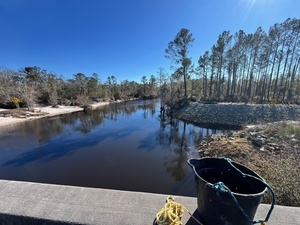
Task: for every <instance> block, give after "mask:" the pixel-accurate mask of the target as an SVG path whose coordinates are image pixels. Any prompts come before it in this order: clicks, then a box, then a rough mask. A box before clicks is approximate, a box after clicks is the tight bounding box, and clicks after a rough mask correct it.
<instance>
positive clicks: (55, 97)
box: [0, 66, 157, 108]
mask: <svg viewBox="0 0 300 225" xmlns="http://www.w3.org/2000/svg"><path fill="white" fill-rule="evenodd" d="M150 97H157V88H156V78H155V76H153V75H152V76H150V77H149V79H148V78H147V77H146V76H143V77H142V79H141V83H137V82H135V81H129V80H123V81H121V82H118V81H117V78H116V77H115V76H108V77H107V79H106V80H105V81H104V82H102V81H101V80H100V78H99V76H98V74H96V73H93V74H92V75H91V76H87V75H85V74H83V73H77V74H74V76H73V78H72V79H63V77H59V76H57V75H55V74H53V73H49V72H47V71H46V70H44V69H41V68H40V67H37V66H33V67H25V68H22V69H20V71H14V70H11V69H7V68H4V67H2V68H0V104H1V105H2V106H7V107H9V106H10V105H11V106H14V105H15V103H16V100H15V99H18V100H19V102H18V105H19V106H20V107H28V108H31V107H33V106H34V104H45V105H52V106H54V107H55V106H57V105H80V106H87V105H88V104H89V103H90V102H99V101H116V100H128V99H130V98H150Z"/></svg>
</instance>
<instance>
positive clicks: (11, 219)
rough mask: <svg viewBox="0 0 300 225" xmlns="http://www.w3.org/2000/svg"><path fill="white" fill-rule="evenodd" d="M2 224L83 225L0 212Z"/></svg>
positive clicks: (0, 222)
mask: <svg viewBox="0 0 300 225" xmlns="http://www.w3.org/2000/svg"><path fill="white" fill-rule="evenodd" d="M0 224H1V225H26V224H32V225H34V224H39V225H70V224H74V225H81V224H80V223H68V222H65V221H55V220H47V219H41V218H33V217H28V216H17V215H9V214H3V213H0Z"/></svg>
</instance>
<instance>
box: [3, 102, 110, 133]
mask: <svg viewBox="0 0 300 225" xmlns="http://www.w3.org/2000/svg"><path fill="white" fill-rule="evenodd" d="M108 104H109V102H98V103H94V104H91V107H92V109H96V108H98V107H101V106H104V105H108ZM0 111H7V109H0ZM34 111H35V112H41V113H43V114H44V115H40V116H29V117H27V118H14V117H11V116H10V117H0V127H4V126H8V125H12V124H16V123H22V122H24V121H28V120H35V119H39V118H43V117H53V116H57V115H62V114H68V113H72V112H79V111H83V108H81V107H79V106H59V107H58V108H52V107H51V106H46V107H34Z"/></svg>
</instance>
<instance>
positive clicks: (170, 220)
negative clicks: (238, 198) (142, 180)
mask: <svg viewBox="0 0 300 225" xmlns="http://www.w3.org/2000/svg"><path fill="white" fill-rule="evenodd" d="M184 211H186V212H187V213H188V214H189V215H190V216H191V217H192V218H193V219H194V220H195V221H196V222H197V223H198V224H200V225H203V224H202V223H201V222H199V220H197V219H196V218H195V217H194V216H193V215H192V214H191V213H190V212H189V211H188V210H187V209H186V208H185V207H184V206H183V205H181V204H180V203H177V202H175V199H174V197H173V196H172V195H169V196H168V197H167V200H166V204H165V206H164V208H162V209H161V210H160V211H159V212H158V213H157V214H156V224H157V225H182V222H181V218H182V215H183V213H184ZM260 225H267V223H266V222H261V223H260Z"/></svg>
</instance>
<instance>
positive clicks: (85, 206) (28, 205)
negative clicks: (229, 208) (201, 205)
mask: <svg viewBox="0 0 300 225" xmlns="http://www.w3.org/2000/svg"><path fill="white" fill-rule="evenodd" d="M0 190H1V191H0V224H13V225H15V224H16V225H18V224H22V225H24V224H105V225H106V224H107V225H118V224H122V225H127V224H128V225H133V224H137V225H138V224H141V225H146V224H153V221H154V218H155V215H156V213H157V212H158V211H159V210H160V209H161V208H162V207H163V206H164V204H165V200H166V198H167V195H163V194H152V193H141V192H130V191H118V190H107V189H98V188H97V189H96V188H84V187H72V186H63V185H51V184H41V183H30V182H19V181H8V180H0ZM175 200H176V202H179V203H181V204H183V205H184V206H185V207H186V208H187V209H188V210H189V211H190V212H191V213H193V214H194V215H195V216H197V211H196V208H197V199H196V198H192V197H182V196H175ZM268 210H269V205H264V204H261V205H260V206H259V208H258V211H257V215H256V217H257V218H264V217H265V215H266V213H267V211H268ZM182 221H183V224H188V225H194V224H196V223H195V222H194V220H193V219H191V218H190V217H189V215H188V214H187V213H185V214H184V216H183V218H182ZM268 225H300V207H283V206H275V209H274V212H273V213H272V215H271V218H270V220H269V222H268Z"/></svg>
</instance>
